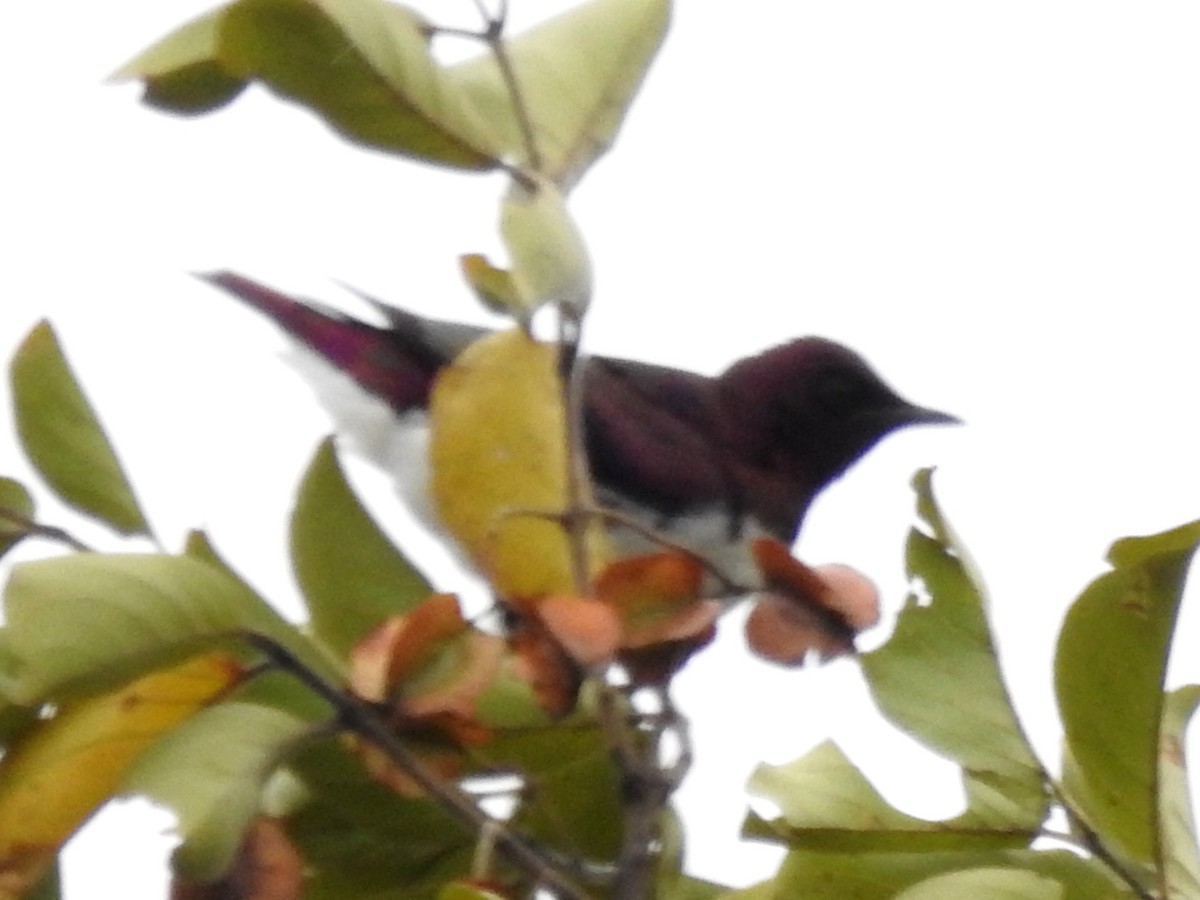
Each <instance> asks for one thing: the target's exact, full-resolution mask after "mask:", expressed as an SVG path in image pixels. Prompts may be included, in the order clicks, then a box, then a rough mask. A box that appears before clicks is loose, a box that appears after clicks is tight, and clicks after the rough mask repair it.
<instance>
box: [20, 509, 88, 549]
mask: <svg viewBox="0 0 1200 900" xmlns="http://www.w3.org/2000/svg"><path fill="white" fill-rule="evenodd" d="M0 520H2V521H5V522H11V523H12V524H13V525H16V526H17V527H18V528H20V529H22V530H23V531H24V532H25V534H26V535H28V536H29V537H41V538H46V539H47V540H51V541H58V543H60V544H65V545H66V546H68V547H70V548H71V549H72V550H77V551H79V552H80V553H94V552H95V550H94V549H93V548H91V547H89V546H88V545H87V544H85V543H84V542H83V541H81V540H79V539H78V538H77V537H75V536H74V535H73V534H71V533H70V532H68V531H67V530H66V529H63V528H57V527H55V526H53V525H43V524H41V523H40V522H35V521H33V520H32V519H28V518H26V517H25V516H23V515H21V514H20V513H17V512H13V511H12V510H11V509H0Z"/></svg>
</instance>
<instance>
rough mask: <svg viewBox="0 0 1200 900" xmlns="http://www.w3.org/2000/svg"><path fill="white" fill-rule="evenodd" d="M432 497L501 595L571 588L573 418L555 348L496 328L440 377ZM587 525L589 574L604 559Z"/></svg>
mask: <svg viewBox="0 0 1200 900" xmlns="http://www.w3.org/2000/svg"><path fill="white" fill-rule="evenodd" d="M430 414H431V425H432V440H431V445H430V458H431V461H432V468H433V498H434V503H435V504H436V508H437V510H438V514H439V515H440V517H441V519H442V522H443V524H445V526H446V527H447V528H448V529H449V530H450V532H451V533H452V534H453V535H454V536H455V537H456V538H457V539H458V540H459V542H460V543H461V544H462V545H463V547H464V548H465V549H466V551H467V553H468V554H469V555H470V556H471V558H472V560H474V562H475V564H476V565H477V566H478V567H479V568H480V569H481V570H482V571H483V572H484V573H485V574H486V575H487V576H488V577H489V579H490V580H491V582H492V585H493V587H494V588H495V589H496V590H497V592H498V593H499V594H500V595H501V596H504V597H506V598H508V599H510V600H520V599H530V598H535V597H541V596H545V595H547V594H555V593H570V592H571V591H572V590H573V588H574V584H573V578H572V564H571V560H572V556H571V546H570V541H569V539H568V535H567V532H566V530H565V529H564V528H562V526H560V525H559V524H558V523H557V522H555V521H552V520H550V519H548V518H546V517H545V516H544V515H543V516H538V515H529V513H535V514H536V513H542V514H545V513H550V514H556V513H560V512H561V511H562V510H563V509H564V508H565V507H566V506H567V503H568V483H567V465H568V461H567V447H566V444H567V438H566V416H565V414H564V410H563V402H562V390H561V387H560V381H559V377H558V372H557V351H556V349H555V348H554V347H553V346H551V345H548V344H541V343H538V342H537V341H534V340H533V339H532V338H529V337H528V336H526V335H525V334H524V333H523V332H521V331H507V332H501V333H499V334H494V335H489V336H488V337H485V338H483V339H482V340H480V341H478V342H477V343H475V344H473V345H471V346H470V347H468V348H467V350H466V351H464V353H463V354H462V355H461V356H460V357H459V358H458V359H457V360H456V361H455V362H454V364H453V365H452V366H449V367H448V368H447V369H446V370H444V371H443V373H442V374H441V375H440V376H439V378H438V380H437V382H436V384H435V385H434V390H433V396H432V399H431V403H430ZM599 540H600V538H599V529H598V528H592V529H589V542H588V550H589V552H588V554H587V555H588V563H589V571H588V572H587V573H586V574H587V575H588V576H589V577H590V576H591V575H592V574H593V573H594V571H595V569H596V567H597V565H598V563H599V558H600V557H599V552H600V549H601V548H600V546H599V544H598V541H599Z"/></svg>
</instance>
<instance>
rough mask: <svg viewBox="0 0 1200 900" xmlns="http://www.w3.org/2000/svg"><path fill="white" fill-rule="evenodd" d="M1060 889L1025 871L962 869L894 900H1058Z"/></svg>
mask: <svg viewBox="0 0 1200 900" xmlns="http://www.w3.org/2000/svg"><path fill="white" fill-rule="evenodd" d="M1062 896H1063V888H1062V885H1061V884H1059V883H1058V882H1057V881H1055V880H1054V879H1053V878H1043V877H1042V876H1041V875H1038V874H1036V873H1035V872H1030V871H1028V870H1026V869H1001V868H980V869H961V870H959V871H957V872H947V873H946V874H944V875H935V876H933V877H932V878H927V879H926V880H925V881H922V882H920V883H918V884H914V885H913V886H912V887H910V888H906V889H905V890H903V891H901V892H900V893H899V894H897V895H896V897H895V900H963V898H964V897H970V898H971V900H1061V898H1062Z"/></svg>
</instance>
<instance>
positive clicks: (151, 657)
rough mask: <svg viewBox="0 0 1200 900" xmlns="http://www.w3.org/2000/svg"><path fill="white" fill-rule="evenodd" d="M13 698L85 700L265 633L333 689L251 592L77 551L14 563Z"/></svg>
mask: <svg viewBox="0 0 1200 900" xmlns="http://www.w3.org/2000/svg"><path fill="white" fill-rule="evenodd" d="M4 602H5V614H6V618H7V621H8V626H7V628H6V629H5V635H6V642H7V645H8V648H9V649H10V650H11V651H12V653H13V654H14V656H15V657H16V658H15V660H14V662H15V666H14V669H15V671H14V672H13V676H14V681H15V684H14V685H13V691H14V699H15V700H17V701H20V702H33V701H41V700H46V699H54V700H61V699H63V698H65V697H69V696H79V695H87V694H93V693H96V692H99V691H103V690H106V689H109V688H112V687H115V686H117V685H120V684H123V683H125V682H127V681H129V680H130V679H131V678H134V677H136V676H137V675H139V674H141V673H143V672H146V671H148V670H150V669H156V668H159V667H161V666H164V665H168V664H170V663H172V662H176V661H178V660H181V659H183V658H185V657H187V656H189V655H191V654H192V653H195V652H196V651H197V650H200V649H203V648H206V647H209V646H211V645H213V644H214V643H226V644H231V645H233V646H235V647H236V646H239V644H238V636H239V635H240V634H241V633H243V632H247V631H253V632H256V633H259V634H263V635H266V636H268V637H270V638H272V639H274V640H275V641H277V642H279V643H280V644H282V645H283V646H285V647H287V648H288V649H289V650H291V651H292V652H293V653H294V654H295V655H296V656H297V657H298V658H299V659H300V660H301V661H302V662H303V663H304V664H305V665H307V666H308V667H309V668H311V669H312V670H313V671H314V672H316V673H318V674H320V675H321V676H322V677H324V678H326V679H327V680H329V681H331V682H333V683H340V681H341V673H340V671H339V669H338V668H337V666H336V664H334V663H333V662H332V661H331V660H329V659H328V658H327V657H326V656H325V655H324V654H322V653H321V652H320V651H319V650H318V649H317V647H316V646H315V645H314V644H312V642H311V641H309V640H308V639H307V638H305V637H304V636H303V635H301V634H300V632H299V631H298V630H297V629H296V628H295V627H294V626H292V625H290V624H289V623H287V622H285V621H284V620H283V619H282V618H280V616H279V615H278V613H276V612H275V611H274V610H273V609H271V607H269V606H268V605H267V604H266V603H264V602H263V601H262V600H261V599H260V598H259V597H258V596H257V595H256V594H255V593H254V592H253V591H251V590H250V589H249V588H247V587H246V586H245V585H244V584H241V583H240V582H238V581H237V580H235V579H233V578H231V577H230V576H229V575H227V574H226V573H225V572H222V571H220V570H219V569H216V568H214V567H213V566H210V565H208V564H206V563H204V562H201V561H199V560H196V559H191V558H188V557H181V556H163V555H151V554H130V555H112V556H101V555H98V554H82V555H79V556H71V557H64V558H59V559H48V560H38V561H36V562H27V563H21V564H20V565H17V566H14V567H13V570H12V574H11V576H10V578H9V581H8V585H7V587H6V590H5V595H4Z"/></svg>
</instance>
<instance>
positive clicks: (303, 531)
mask: <svg viewBox="0 0 1200 900" xmlns="http://www.w3.org/2000/svg"><path fill="white" fill-rule="evenodd" d="M290 534H291V549H292V565H293V567H294V568H295V571H296V578H297V579H298V580H299V582H300V587H301V589H302V590H303V591H304V597H305V600H306V601H307V603H308V609H309V613H310V614H311V615H312V628H313V632H314V633H315V634H316V636H317V637H319V638H320V639H321V640H323V641H325V643H327V644H328V645H329V646H330V647H332V648H333V649H334V650H335V651H337V652H338V653H339V654H343V655H345V654H346V653H347V652H348V651H349V650H350V649H351V648H352V647H353V646H354V644H355V643H357V642H358V641H359V639H361V638H362V637H363V636H364V635H365V634H367V632H369V631H370V630H371V629H372V628H373V627H375V626H376V625H378V624H379V623H380V622H382V621H383V620H384V619H386V618H388V617H389V616H393V615H397V614H400V613H404V612H407V611H409V610H411V609H412V608H413V607H414V606H415V605H416V604H418V603H420V602H421V601H422V600H424V599H425V598H426V597H428V596H429V594H430V593H431V592H432V588H431V587H430V586H429V583H428V582H427V581H426V580H425V578H424V577H423V576H422V575H421V573H420V572H418V571H417V569H416V568H415V567H414V566H413V565H412V563H410V562H409V561H408V560H407V559H405V557H404V556H403V555H402V554H401V553H400V552H399V551H398V550H397V549H396V548H395V547H394V546H393V545H392V543H391V542H390V541H389V540H388V539H387V537H386V536H385V535H384V534H383V532H381V531H380V530H379V527H378V526H377V525H376V524H375V522H374V521H373V520H372V519H371V517H370V515H368V513H367V511H366V510H365V509H364V508H363V506H362V504H361V503H360V502H359V500H358V498H357V497H355V496H354V494H353V492H352V491H351V490H350V486H349V485H348V484H347V483H346V479H345V476H344V475H343V474H342V470H341V467H340V466H339V465H338V461H337V456H336V454H335V452H334V447H333V442H332V441H331V440H326V441H325V442H323V443H322V444H321V446H320V448H319V449H318V450H317V453H316V455H315V456H314V457H313V461H312V463H310V465H309V468H308V471H307V472H306V473H305V476H304V480H303V481H302V482H301V484H300V490H299V493H298V495H297V497H296V508H295V510H294V511H293V513H292V519H291V532H290Z"/></svg>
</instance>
